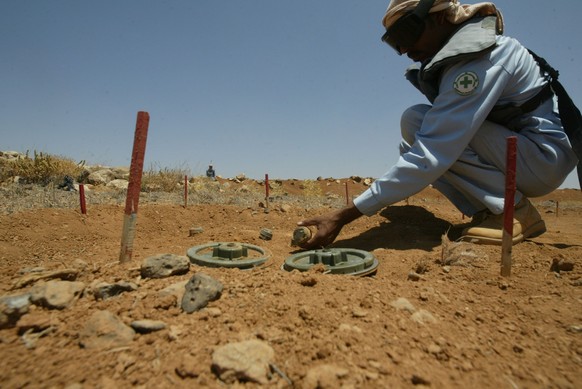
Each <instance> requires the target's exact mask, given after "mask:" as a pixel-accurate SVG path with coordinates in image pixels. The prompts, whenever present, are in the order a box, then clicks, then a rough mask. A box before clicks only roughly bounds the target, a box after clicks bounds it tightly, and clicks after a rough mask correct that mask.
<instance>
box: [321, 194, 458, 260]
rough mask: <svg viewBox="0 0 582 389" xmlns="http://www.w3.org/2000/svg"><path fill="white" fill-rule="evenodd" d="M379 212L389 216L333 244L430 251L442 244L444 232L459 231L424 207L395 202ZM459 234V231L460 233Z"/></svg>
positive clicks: (363, 248) (373, 248) (360, 248)
mask: <svg viewBox="0 0 582 389" xmlns="http://www.w3.org/2000/svg"><path fill="white" fill-rule="evenodd" d="M380 216H382V217H384V218H386V221H385V222H382V223H381V224H380V225H379V226H377V227H373V228H371V229H369V230H367V231H365V232H363V233H362V234H360V235H358V236H355V237H353V238H350V239H343V240H338V241H336V242H335V243H334V244H333V245H332V246H331V247H347V248H355V249H359V250H366V251H373V250H375V249H394V250H410V249H420V250H425V251H431V250H432V249H433V248H434V247H437V246H440V244H441V241H442V235H443V234H447V233H448V234H456V233H457V230H458V228H457V227H455V228H453V226H452V224H451V223H450V222H448V221H446V220H443V219H440V218H438V217H436V216H435V215H434V214H433V213H431V212H429V211H427V210H426V209H425V208H423V207H419V206H414V205H403V206H392V207H388V208H386V209H384V210H383V211H382V212H381V213H380ZM459 234H460V233H459Z"/></svg>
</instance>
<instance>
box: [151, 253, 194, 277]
mask: <svg viewBox="0 0 582 389" xmlns="http://www.w3.org/2000/svg"><path fill="white" fill-rule="evenodd" d="M189 270H190V259H188V257H186V256H183V255H175V254H159V255H154V256H151V257H148V258H146V259H144V261H143V263H142V265H141V276H142V277H143V278H165V277H170V276H174V275H180V274H186V273H188V271H189Z"/></svg>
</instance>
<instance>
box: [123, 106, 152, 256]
mask: <svg viewBox="0 0 582 389" xmlns="http://www.w3.org/2000/svg"><path fill="white" fill-rule="evenodd" d="M149 123H150V115H149V114H148V113H147V112H141V111H140V112H138V113H137V123H136V125H135V136H134V139H133V152H132V154H131V166H130V168H129V186H128V188H127V198H126V200H125V215H124V217H123V232H122V235H121V252H120V253H119V262H120V263H124V262H128V261H130V260H131V257H132V254H133V239H134V237H135V224H136V222H137V206H138V203H139V192H140V189H141V176H142V172H143V160H144V157H145V149H146V141H147V137H148V126H149Z"/></svg>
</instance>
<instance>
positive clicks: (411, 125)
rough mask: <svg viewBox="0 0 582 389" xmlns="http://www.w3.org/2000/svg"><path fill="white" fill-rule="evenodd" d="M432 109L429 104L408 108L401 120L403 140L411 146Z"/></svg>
mask: <svg viewBox="0 0 582 389" xmlns="http://www.w3.org/2000/svg"><path fill="white" fill-rule="evenodd" d="M430 108H431V106H430V105H427V104H417V105H413V106H412V107H410V108H407V109H406V110H405V111H404V112H403V113H402V117H401V118H400V132H401V134H402V139H403V140H404V141H405V142H406V143H408V144H409V145H411V144H413V143H414V139H415V137H416V133H417V132H418V130H420V127H421V126H422V121H423V120H424V117H425V115H426V113H427V112H428V110H429V109H430Z"/></svg>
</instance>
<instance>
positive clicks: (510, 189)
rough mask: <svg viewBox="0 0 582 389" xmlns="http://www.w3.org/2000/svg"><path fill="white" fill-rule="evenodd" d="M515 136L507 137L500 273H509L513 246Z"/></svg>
mask: <svg viewBox="0 0 582 389" xmlns="http://www.w3.org/2000/svg"><path fill="white" fill-rule="evenodd" d="M516 159H517V137H515V136H510V137H508V138H507V156H506V170H505V204H504V208H503V238H502V243H501V275H502V276H503V277H509V276H510V275H511V251H512V248H513V211H514V206H515V186H516V185H515V176H516Z"/></svg>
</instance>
